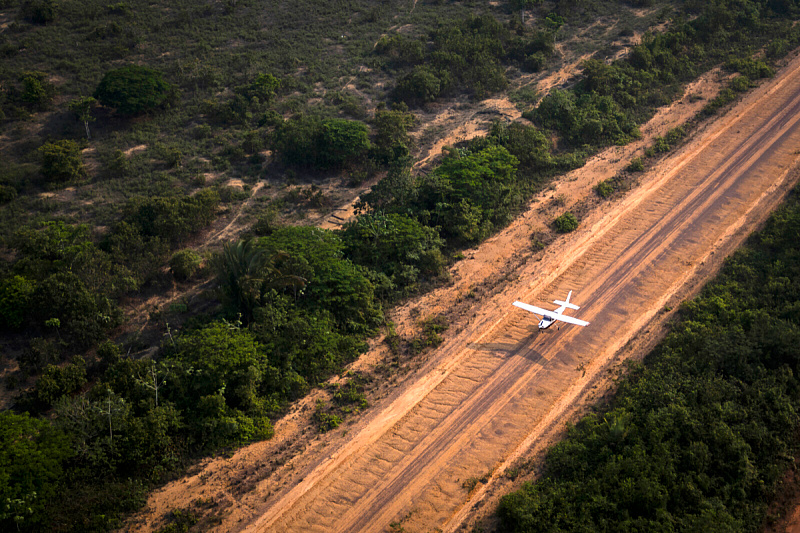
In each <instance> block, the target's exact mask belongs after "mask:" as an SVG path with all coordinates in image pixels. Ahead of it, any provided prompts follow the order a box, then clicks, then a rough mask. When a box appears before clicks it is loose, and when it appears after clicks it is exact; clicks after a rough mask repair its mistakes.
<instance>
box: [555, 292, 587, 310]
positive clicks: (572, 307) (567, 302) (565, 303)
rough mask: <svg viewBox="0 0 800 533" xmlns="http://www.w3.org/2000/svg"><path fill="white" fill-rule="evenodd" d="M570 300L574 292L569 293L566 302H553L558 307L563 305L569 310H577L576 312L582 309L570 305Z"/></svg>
mask: <svg viewBox="0 0 800 533" xmlns="http://www.w3.org/2000/svg"><path fill="white" fill-rule="evenodd" d="M570 298H572V291H569V294H567V301H566V302H562V301H561V300H553V303H554V304H558V305H563V306H564V307H567V308H569V309H575V310H576V311H577V310H578V309H580V307H578V306H577V305H575V304H571V303H569V299H570Z"/></svg>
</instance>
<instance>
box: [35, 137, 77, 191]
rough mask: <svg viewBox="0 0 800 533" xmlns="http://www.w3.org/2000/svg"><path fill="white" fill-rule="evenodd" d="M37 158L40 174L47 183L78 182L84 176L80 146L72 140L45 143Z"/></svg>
mask: <svg viewBox="0 0 800 533" xmlns="http://www.w3.org/2000/svg"><path fill="white" fill-rule="evenodd" d="M39 156H40V158H41V162H42V174H43V175H44V177H45V178H46V179H47V181H54V182H61V183H64V182H70V181H76V180H79V179H81V178H83V177H84V176H85V175H86V168H85V167H84V166H83V160H82V159H81V148H80V145H79V144H78V143H77V142H75V141H73V140H69V139H64V140H61V141H56V142H48V143H45V144H44V145H42V146H41V147H40V148H39Z"/></svg>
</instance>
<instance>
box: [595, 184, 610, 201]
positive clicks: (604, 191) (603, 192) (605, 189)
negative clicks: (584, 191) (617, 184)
mask: <svg viewBox="0 0 800 533" xmlns="http://www.w3.org/2000/svg"><path fill="white" fill-rule="evenodd" d="M594 192H596V193H597V196H599V197H600V198H608V197H609V196H611V195H612V194H614V184H613V183H611V182H610V181H609V180H603V181H600V182H598V183H597V185H595V186H594Z"/></svg>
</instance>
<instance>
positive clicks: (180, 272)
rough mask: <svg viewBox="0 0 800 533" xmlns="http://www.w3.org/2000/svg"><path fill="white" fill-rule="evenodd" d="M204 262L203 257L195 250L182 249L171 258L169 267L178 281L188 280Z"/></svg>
mask: <svg viewBox="0 0 800 533" xmlns="http://www.w3.org/2000/svg"><path fill="white" fill-rule="evenodd" d="M201 264H203V258H202V257H200V254H198V253H197V252H195V251H194V250H189V249H186V250H181V251H179V252H175V254H174V255H173V256H172V258H171V259H170V260H169V269H170V271H172V275H173V276H175V279H176V280H178V281H186V280H187V279H189V278H191V277H192V276H193V275H195V274H196V273H197V271H198V269H199V268H200V265H201Z"/></svg>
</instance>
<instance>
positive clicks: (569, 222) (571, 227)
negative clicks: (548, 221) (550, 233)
mask: <svg viewBox="0 0 800 533" xmlns="http://www.w3.org/2000/svg"><path fill="white" fill-rule="evenodd" d="M553 225H554V226H555V228H556V231H558V232H559V233H570V232H572V231H575V230H576V229H578V219H577V218H576V217H575V215H573V214H572V213H570V212H569V211H567V212H566V213H564V214H563V215H561V216H560V217H558V218H557V219H555V220H554V221H553Z"/></svg>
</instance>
